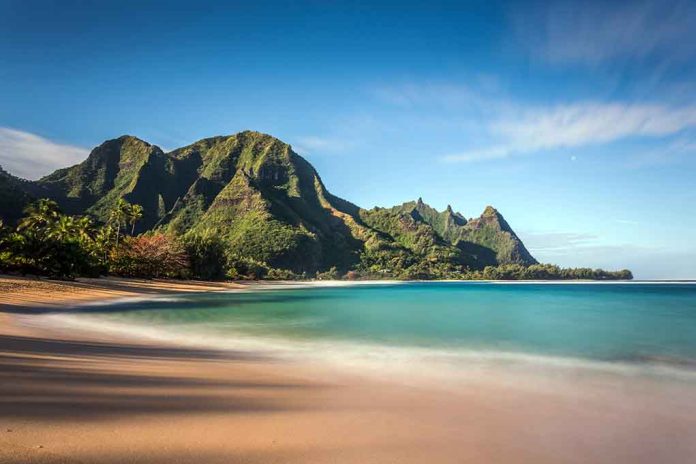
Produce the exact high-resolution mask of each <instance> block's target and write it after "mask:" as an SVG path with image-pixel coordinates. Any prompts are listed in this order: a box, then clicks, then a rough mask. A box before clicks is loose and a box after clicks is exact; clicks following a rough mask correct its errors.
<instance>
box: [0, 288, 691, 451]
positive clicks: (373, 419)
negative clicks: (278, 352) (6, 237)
mask: <svg viewBox="0 0 696 464" xmlns="http://www.w3.org/2000/svg"><path fill="white" fill-rule="evenodd" d="M254 285H255V284H219V283H205V282H177V281H140V282H138V281H128V280H125V279H107V280H102V279H84V280H83V279H80V280H79V281H78V282H76V283H55V282H47V281H45V280H42V281H36V280H31V279H20V278H2V279H0V291H1V293H2V295H1V297H0V311H2V313H0V378H1V380H0V463H73V462H76V463H94V462H100V463H101V462H103V463H136V462H137V463H139V462H143V463H192V462H195V463H236V462H239V463H256V462H258V463H292V462H298V463H299V462H302V463H327V462H331V463H422V462H437V463H491V462H495V463H588V462H592V463H655V462H661V463H685V462H692V461H693V460H694V458H695V457H696V444H695V443H693V431H694V429H695V427H696V419H695V418H696V401H695V398H696V396H695V393H694V389H693V384H690V383H688V382H685V383H683V384H680V383H677V384H669V385H665V384H664V383H663V382H661V381H660V379H643V378H640V379H638V378H632V377H631V376H630V375H606V376H595V375H586V374H583V373H575V374H574V375H572V376H569V375H555V374H548V373H539V374H538V375H536V374H534V375H531V376H528V377H527V376H520V377H517V376H516V374H515V373H513V374H511V373H509V372H508V373H504V372H495V371H486V372H485V373H484V374H481V375H477V376H476V377H475V378H469V379H467V380H466V381H463V382H460V383H457V384H456V388H453V387H451V386H449V387H447V388H441V386H440V385H435V384H430V383H428V382H422V381H418V382H415V381H414V382H407V381H404V378H403V377H398V378H397V377H394V378H390V377H389V376H384V377H380V376H378V375H367V374H365V375H361V373H360V372H359V371H357V372H356V371H355V370H348V369H346V370H343V369H341V366H340V365H338V366H336V365H334V366H327V365H323V364H317V363H312V362H308V361H305V360H302V359H287V358H277V357H274V356H270V355H268V353H265V352H256V351H253V350H232V349H225V350H215V349H210V348H203V347H195V346H181V345H177V344H175V343H171V342H163V341H153V340H148V339H141V338H138V337H134V336H132V335H129V334H128V333H120V334H113V333H109V334H105V333H103V332H90V331H89V330H86V329H84V328H82V329H80V330H76V329H74V328H73V327H64V328H62V327H57V326H55V325H44V324H40V323H36V322H35V315H36V314H41V313H42V312H44V311H51V312H56V311H57V312H60V310H61V308H68V307H74V306H75V305H77V304H85V303H94V302H96V301H100V302H104V301H107V300H109V299H123V298H152V297H157V296H162V295H170V294H179V293H183V292H213V291H230V290H242V291H243V290H244V289H253V288H254ZM84 311H89V307H86V309H85V310H84ZM414 374H415V372H414ZM414 377H415V376H414Z"/></svg>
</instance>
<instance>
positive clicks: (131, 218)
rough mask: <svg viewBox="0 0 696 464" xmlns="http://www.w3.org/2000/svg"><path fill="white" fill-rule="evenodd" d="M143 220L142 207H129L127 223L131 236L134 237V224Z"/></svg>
mask: <svg viewBox="0 0 696 464" xmlns="http://www.w3.org/2000/svg"><path fill="white" fill-rule="evenodd" d="M142 218H143V207H142V206H140V205H131V207H130V210H129V211H128V222H129V223H130V225H131V235H135V223H136V222H138V221H139V220H141V219H142Z"/></svg>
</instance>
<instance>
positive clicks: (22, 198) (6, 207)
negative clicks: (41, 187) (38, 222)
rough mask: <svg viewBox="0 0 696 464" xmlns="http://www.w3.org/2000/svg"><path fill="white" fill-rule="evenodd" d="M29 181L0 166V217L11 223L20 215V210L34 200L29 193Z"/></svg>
mask: <svg viewBox="0 0 696 464" xmlns="http://www.w3.org/2000/svg"><path fill="white" fill-rule="evenodd" d="M30 190H31V183H30V182H29V181H25V180H23V179H20V178H18V177H15V176H13V175H12V174H10V173H8V172H6V171H5V170H4V169H2V168H1V167H0V218H2V220H3V222H5V223H6V224H13V223H15V222H17V220H18V219H19V218H20V217H22V210H23V209H24V208H25V207H26V206H27V205H28V204H29V203H30V202H31V201H33V200H34V196H33V195H31V194H30V193H29V191H30Z"/></svg>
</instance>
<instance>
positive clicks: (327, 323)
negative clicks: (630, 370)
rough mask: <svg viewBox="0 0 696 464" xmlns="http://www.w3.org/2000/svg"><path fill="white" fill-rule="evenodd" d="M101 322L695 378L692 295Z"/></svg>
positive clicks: (334, 291)
mask: <svg viewBox="0 0 696 464" xmlns="http://www.w3.org/2000/svg"><path fill="white" fill-rule="evenodd" d="M98 311H99V312H100V313H99V315H98V317H99V318H101V319H106V320H111V321H118V322H127V323H132V324H137V325H140V326H147V327H150V328H158V329H162V330H165V331H166V330H177V331H179V332H181V330H185V331H187V332H188V333H199V334H209V335H210V336H211V337H216V339H219V340H223V339H225V338H228V339H234V338H235V337H238V336H240V335H244V336H248V337H252V338H258V339H261V340H274V341H288V342H297V341H302V342H321V343H323V345H321V346H327V345H326V343H324V342H329V343H334V344H337V345H341V344H344V343H348V344H353V345H369V346H375V345H379V346H383V347H399V348H428V349H430V348H432V349H438V350H448V351H452V350H454V351H455V352H456V351H457V350H463V351H467V352H471V351H474V352H476V351H485V352H505V353H519V354H525V355H541V356H553V357H568V358H574V359H587V360H592V361H614V362H615V361H620V362H628V363H641V362H646V361H648V362H658V363H662V362H664V363H669V364H673V365H679V366H681V367H686V368H688V369H694V366H696V285H695V284H649V283H645V284H641V283H631V284H622V283H612V284H494V283H475V282H427V283H426V282H423V283H404V284H395V285H359V286H351V287H313V288H299V289H290V290H287V289H286V290H262V291H255V292H251V291H249V292H238V293H209V294H200V295H199V294H197V295H188V296H185V297H181V298H180V299H179V300H176V299H175V300H167V301H152V302H139V303H129V304H119V305H113V306H105V307H101V309H99V310H98ZM90 313H91V314H94V309H93V308H92V309H90ZM211 340H212V338H211ZM317 346H320V345H317Z"/></svg>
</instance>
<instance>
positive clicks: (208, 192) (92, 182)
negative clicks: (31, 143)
mask: <svg viewBox="0 0 696 464" xmlns="http://www.w3.org/2000/svg"><path fill="white" fill-rule="evenodd" d="M2 192H10V193H8V194H7V195H4V196H3V198H2V201H1V202H0V216H2V218H3V219H5V220H6V221H8V222H12V221H15V220H16V219H17V217H18V216H19V211H21V209H22V208H23V207H24V206H25V205H26V204H27V203H28V202H29V201H31V199H32V198H43V197H47V198H51V199H53V200H55V201H56V202H58V204H59V205H60V206H61V208H62V209H63V210H64V211H66V212H67V213H70V214H89V215H92V216H94V217H95V218H96V219H97V220H99V221H106V220H107V218H108V216H109V213H110V211H111V210H112V209H113V208H114V205H115V204H116V202H117V201H118V200H119V199H120V198H124V199H125V200H127V201H128V202H130V203H133V204H139V205H141V206H142V207H143V210H144V214H143V219H142V220H141V221H140V222H139V223H138V225H137V229H136V232H144V231H147V230H153V229H159V230H164V231H168V232H171V233H174V234H177V235H186V234H211V233H212V234H215V235H217V236H218V237H220V238H221V239H222V240H223V241H224V243H225V246H226V248H227V252H228V254H230V255H231V256H238V257H243V258H251V259H253V260H256V261H260V262H263V263H266V264H267V265H268V266H270V267H274V268H280V269H289V270H292V271H294V272H315V271H317V270H326V269H329V268H331V267H336V268H338V269H340V270H349V269H365V270H370V271H373V272H384V273H395V272H399V273H404V272H405V273H406V274H407V275H412V276H419V275H434V276H437V275H444V273H445V272H450V271H453V270H457V269H462V268H464V267H466V268H471V269H481V268H483V267H484V266H486V265H492V264H502V263H520V264H524V265H529V264H534V263H536V260H534V258H533V257H532V256H531V255H530V254H529V252H528V251H527V250H526V249H525V247H524V245H523V244H522V242H521V241H520V239H519V238H518V237H517V236H516V235H515V233H514V232H513V231H512V229H511V228H510V226H509V225H508V224H507V222H506V221H505V219H504V218H503V217H502V216H501V215H500V214H499V213H498V212H497V211H496V210H495V209H493V208H491V207H488V208H486V210H485V211H484V212H483V214H482V215H481V216H480V217H479V218H477V219H472V220H469V221H467V220H466V219H465V218H464V216H463V215H461V214H459V213H455V212H454V211H452V208H450V207H448V208H447V209H446V210H445V211H443V212H438V211H436V210H435V209H433V208H431V207H430V206H428V205H426V204H425V203H423V201H422V200H420V199H419V200H418V201H416V202H408V203H404V204H403V205H400V206H396V207H393V208H374V209H371V210H364V209H361V208H359V207H357V206H355V205H354V204H352V203H350V202H348V201H345V200H342V199H340V198H338V197H335V196H333V195H331V194H330V193H329V192H328V191H327V189H326V187H325V186H324V184H323V183H322V181H321V178H320V177H319V174H318V173H317V172H316V170H315V169H314V168H313V167H312V165H311V164H309V163H308V162H307V161H306V160H305V159H304V158H302V157H301V156H299V155H297V154H296V153H295V152H294V151H293V150H292V148H291V147H290V145H288V144H286V143H283V142H281V141H280V140H278V139H276V138H274V137H271V136H269V135H265V134H261V133H258V132H252V131H245V132H241V133H239V134H236V135H232V136H222V137H212V138H208V139H204V140H200V141H198V142H196V143H193V144H191V145H188V146H186V147H183V148H179V149H177V150H174V151H172V152H170V153H165V152H163V151H162V150H161V149H160V148H159V147H157V146H154V145H150V144H148V143H146V142H144V141H142V140H139V139H137V138H135V137H131V136H123V137H119V138H117V139H114V140H109V141H106V142H104V143H103V144H102V145H100V146H98V147H96V148H95V149H94V150H92V152H91V153H90V154H89V156H88V158H87V159H86V160H85V161H84V162H82V163H80V164H78V165H76V166H72V167H69V168H65V169H60V170H58V171H56V172H54V173H53V174H51V175H49V176H46V177H44V178H42V179H40V180H39V181H36V182H29V181H23V180H20V179H17V178H15V177H13V176H11V175H9V174H7V173H5V172H4V171H2V172H0V193H2Z"/></svg>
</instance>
